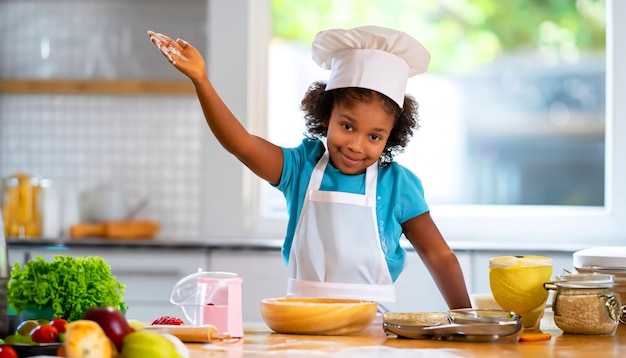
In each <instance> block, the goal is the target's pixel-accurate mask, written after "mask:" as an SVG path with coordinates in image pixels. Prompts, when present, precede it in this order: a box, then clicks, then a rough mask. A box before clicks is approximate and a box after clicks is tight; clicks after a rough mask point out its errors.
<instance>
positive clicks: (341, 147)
mask: <svg viewBox="0 0 626 358" xmlns="http://www.w3.org/2000/svg"><path fill="white" fill-rule="evenodd" d="M394 122H395V120H394V117H393V116H392V115H391V114H389V113H387V112H386V111H385V109H384V107H383V103H382V101H381V100H380V98H376V97H375V98H374V99H372V100H371V101H369V102H363V101H358V102H354V104H352V105H351V106H350V107H347V106H346V105H345V104H342V103H336V104H335V105H334V107H333V110H332V112H331V114H330V119H329V122H328V134H327V140H326V145H327V146H328V152H329V154H330V161H331V163H332V164H333V165H334V166H335V168H337V169H339V170H340V171H341V172H342V173H344V174H348V175H354V174H360V173H363V172H365V170H366V169H367V167H369V166H371V165H372V164H374V163H375V162H377V161H378V159H379V158H380V155H381V154H382V152H383V150H384V149H385V145H386V144H387V139H388V138H389V135H390V133H391V130H392V129H393V126H394Z"/></svg>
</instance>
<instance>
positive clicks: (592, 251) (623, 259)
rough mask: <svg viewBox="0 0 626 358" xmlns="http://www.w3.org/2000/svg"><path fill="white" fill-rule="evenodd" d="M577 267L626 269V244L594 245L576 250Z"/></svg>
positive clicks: (574, 260)
mask: <svg viewBox="0 0 626 358" xmlns="http://www.w3.org/2000/svg"><path fill="white" fill-rule="evenodd" d="M573 264H574V267H576V268H593V267H595V268H604V269H617V270H626V246H604V247H592V248H588V249H583V250H579V251H576V252H574V255H573Z"/></svg>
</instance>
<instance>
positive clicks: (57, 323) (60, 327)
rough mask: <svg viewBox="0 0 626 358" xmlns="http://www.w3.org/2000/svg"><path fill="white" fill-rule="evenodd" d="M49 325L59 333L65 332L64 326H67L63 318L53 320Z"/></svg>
mask: <svg viewBox="0 0 626 358" xmlns="http://www.w3.org/2000/svg"><path fill="white" fill-rule="evenodd" d="M50 325H51V326H52V327H54V328H56V329H57V331H59V333H64V332H65V326H67V321H66V320H64V319H63V318H55V319H53V320H52V321H50Z"/></svg>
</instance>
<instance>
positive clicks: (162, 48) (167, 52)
mask: <svg viewBox="0 0 626 358" xmlns="http://www.w3.org/2000/svg"><path fill="white" fill-rule="evenodd" d="M159 50H160V51H161V53H162V54H163V56H165V57H166V58H167V60H168V61H170V63H171V64H172V65H175V64H176V61H174V58H173V57H172V54H171V53H170V50H169V48H167V47H165V46H160V47H159Z"/></svg>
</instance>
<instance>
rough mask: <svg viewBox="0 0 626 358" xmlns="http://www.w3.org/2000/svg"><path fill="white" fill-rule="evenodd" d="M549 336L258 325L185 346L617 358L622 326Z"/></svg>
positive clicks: (216, 352) (263, 352) (194, 351)
mask: <svg viewBox="0 0 626 358" xmlns="http://www.w3.org/2000/svg"><path fill="white" fill-rule="evenodd" d="M543 331H544V332H547V333H550V334H552V338H551V339H550V340H548V341H539V342H508V343H478V342H448V341H436V340H414V339H398V338H395V336H390V337H387V335H386V334H385V332H384V331H383V330H382V326H381V325H378V324H373V325H372V326H370V327H369V328H368V329H366V330H365V331H362V332H360V333H357V334H353V335H347V336H313V335H311V336H308V335H291V334H277V333H272V332H271V331H270V330H269V328H267V327H266V326H264V325H250V324H248V325H246V329H245V333H244V335H245V337H244V338H243V339H241V340H237V341H235V342H228V343H211V344H187V347H188V348H189V350H190V353H191V358H194V357H198V358H199V357H229V358H234V357H259V356H272V357H276V356H278V357H305V356H315V357H326V356H328V357H365V356H366V357H431V356H433V357H434V356H436V357H476V358H484V357H507V358H515V357H623V356H624V355H626V326H625V325H620V327H619V328H618V330H617V333H616V334H615V335H613V336H585V335H572V334H562V332H561V331H560V330H558V329H554V328H549V329H544V330H543Z"/></svg>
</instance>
